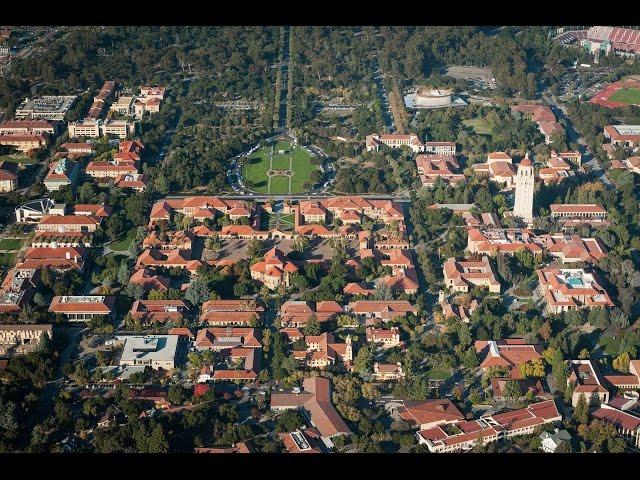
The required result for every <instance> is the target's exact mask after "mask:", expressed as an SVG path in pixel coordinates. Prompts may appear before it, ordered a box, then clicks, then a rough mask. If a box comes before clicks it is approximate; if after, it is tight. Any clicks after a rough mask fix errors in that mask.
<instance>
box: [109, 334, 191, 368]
mask: <svg viewBox="0 0 640 480" xmlns="http://www.w3.org/2000/svg"><path fill="white" fill-rule="evenodd" d="M178 337H179V335H126V336H125V335H123V336H119V337H117V338H118V340H121V341H124V349H123V351H122V357H121V358H120V366H128V365H141V366H148V367H151V368H153V369H154V370H158V369H160V368H162V369H164V370H172V369H173V368H174V367H175V360H176V354H177V350H178Z"/></svg>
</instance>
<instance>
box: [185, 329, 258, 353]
mask: <svg viewBox="0 0 640 480" xmlns="http://www.w3.org/2000/svg"><path fill="white" fill-rule="evenodd" d="M260 335H261V331H260V330H259V329H257V328H240V327H227V328H203V329H201V330H198V334H197V335H196V343H195V347H196V350H198V351H200V350H213V351H216V352H220V351H223V350H231V349H232V348H237V347H243V348H261V347H262V342H261V340H260Z"/></svg>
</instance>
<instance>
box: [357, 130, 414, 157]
mask: <svg viewBox="0 0 640 480" xmlns="http://www.w3.org/2000/svg"><path fill="white" fill-rule="evenodd" d="M382 145H386V146H387V147H390V148H399V147H402V146H407V147H409V148H410V149H411V151H412V152H413V153H419V152H424V143H422V141H421V140H420V138H419V137H418V136H417V135H414V134H410V135H402V134H399V133H389V134H382V135H380V134H377V133H373V134H371V135H367V137H366V139H365V147H366V149H367V152H377V151H379V150H380V147H381V146H382Z"/></svg>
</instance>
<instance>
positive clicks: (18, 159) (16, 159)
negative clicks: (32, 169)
mask: <svg viewBox="0 0 640 480" xmlns="http://www.w3.org/2000/svg"><path fill="white" fill-rule="evenodd" d="M0 161H5V162H13V163H24V164H30V163H37V160H34V159H31V158H29V157H27V156H26V155H22V154H20V153H14V154H11V155H0Z"/></svg>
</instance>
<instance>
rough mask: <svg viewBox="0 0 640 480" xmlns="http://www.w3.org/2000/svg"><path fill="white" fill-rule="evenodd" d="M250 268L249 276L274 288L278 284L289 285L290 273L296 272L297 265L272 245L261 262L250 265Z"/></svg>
mask: <svg viewBox="0 0 640 480" xmlns="http://www.w3.org/2000/svg"><path fill="white" fill-rule="evenodd" d="M250 270H251V278H253V279H254V280H258V281H259V282H262V283H264V284H265V285H266V286H267V287H268V288H269V289H271V290H274V289H276V288H278V287H279V286H280V285H284V286H285V287H289V285H290V278H291V274H293V273H295V272H297V271H298V267H296V265H295V264H294V263H293V262H291V261H290V260H289V259H288V258H287V257H286V255H285V254H284V253H282V251H281V250H278V249H277V248H275V247H274V248H272V249H271V250H269V251H268V252H267V253H265V254H264V258H263V260H262V261H261V262H257V263H254V264H253V265H251V268H250Z"/></svg>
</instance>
